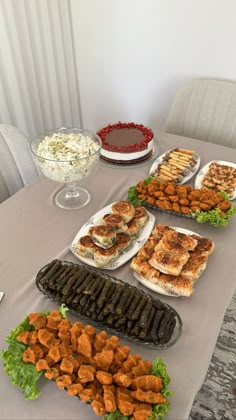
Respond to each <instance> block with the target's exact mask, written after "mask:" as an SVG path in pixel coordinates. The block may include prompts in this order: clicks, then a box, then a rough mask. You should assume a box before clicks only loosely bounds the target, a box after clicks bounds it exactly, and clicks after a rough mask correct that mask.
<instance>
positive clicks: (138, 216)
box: [133, 206, 148, 228]
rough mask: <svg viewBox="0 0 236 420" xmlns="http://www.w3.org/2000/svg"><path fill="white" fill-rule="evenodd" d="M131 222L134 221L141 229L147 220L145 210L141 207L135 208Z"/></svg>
mask: <svg viewBox="0 0 236 420" xmlns="http://www.w3.org/2000/svg"><path fill="white" fill-rule="evenodd" d="M133 220H135V222H136V223H137V224H138V225H139V227H140V228H141V227H143V226H144V225H145V223H146V222H147V220H148V212H147V210H146V209H145V208H144V207H142V206H138V207H135V214H134V218H133Z"/></svg>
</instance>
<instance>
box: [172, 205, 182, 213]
mask: <svg viewBox="0 0 236 420" xmlns="http://www.w3.org/2000/svg"><path fill="white" fill-rule="evenodd" d="M172 210H173V211H176V212H177V213H180V212H181V208H180V205H179V204H178V203H173V205H172Z"/></svg>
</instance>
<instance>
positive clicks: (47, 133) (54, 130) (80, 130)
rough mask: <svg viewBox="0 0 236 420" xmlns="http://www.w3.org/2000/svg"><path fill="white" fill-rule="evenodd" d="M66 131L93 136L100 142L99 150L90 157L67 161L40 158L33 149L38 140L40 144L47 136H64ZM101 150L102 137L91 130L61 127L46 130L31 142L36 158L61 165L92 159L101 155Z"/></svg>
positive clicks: (32, 151) (31, 148)
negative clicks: (60, 134) (61, 163)
mask: <svg viewBox="0 0 236 420" xmlns="http://www.w3.org/2000/svg"><path fill="white" fill-rule="evenodd" d="M66 130H69V131H70V132H72V133H73V132H77V133H82V132H87V133H90V134H92V136H94V137H95V138H96V139H97V140H98V141H99V142H98V143H99V148H98V149H97V150H96V151H95V152H94V153H92V154H90V155H86V156H83V157H80V158H76V159H69V160H66V159H65V160H64V159H50V158H46V157H44V156H40V155H39V154H37V153H36V152H35V151H34V150H33V147H32V146H33V144H35V142H36V141H37V140H38V141H39V142H40V140H42V139H43V138H44V137H46V136H47V135H50V134H54V133H60V132H61V133H62V134H63V131H66ZM101 148H102V140H101V138H100V136H99V135H98V134H97V133H96V132H95V131H92V130H90V129H88V128H77V127H59V128H53V129H51V130H46V131H44V132H42V133H40V134H38V135H37V136H35V137H34V138H33V139H32V140H31V142H30V150H31V153H32V154H33V155H34V156H35V157H37V158H38V159H42V160H46V161H49V162H55V163H57V162H58V163H60V162H67V163H70V162H79V161H82V160H84V159H88V158H90V157H92V156H95V155H99V153H100V151H101Z"/></svg>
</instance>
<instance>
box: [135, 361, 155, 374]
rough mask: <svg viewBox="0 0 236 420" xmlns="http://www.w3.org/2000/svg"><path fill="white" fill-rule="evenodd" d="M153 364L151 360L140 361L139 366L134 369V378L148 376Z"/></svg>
mask: <svg viewBox="0 0 236 420" xmlns="http://www.w3.org/2000/svg"><path fill="white" fill-rule="evenodd" d="M151 367H152V363H151V362H150V360H139V361H138V363H137V366H134V367H133V368H132V374H133V376H134V377H137V376H143V375H148V374H149V373H150V371H151Z"/></svg>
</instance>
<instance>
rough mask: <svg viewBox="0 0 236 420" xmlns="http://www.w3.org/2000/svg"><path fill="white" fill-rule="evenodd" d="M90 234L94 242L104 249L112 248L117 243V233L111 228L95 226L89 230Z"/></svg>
mask: <svg viewBox="0 0 236 420" xmlns="http://www.w3.org/2000/svg"><path fill="white" fill-rule="evenodd" d="M89 233H90V234H91V238H92V240H93V242H94V243H95V244H96V245H98V246H99V247H101V248H104V249H107V248H110V247H111V246H112V245H114V243H115V241H116V232H115V231H114V229H113V228H111V227H110V226H105V225H98V226H94V227H92V228H90V229H89Z"/></svg>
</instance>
